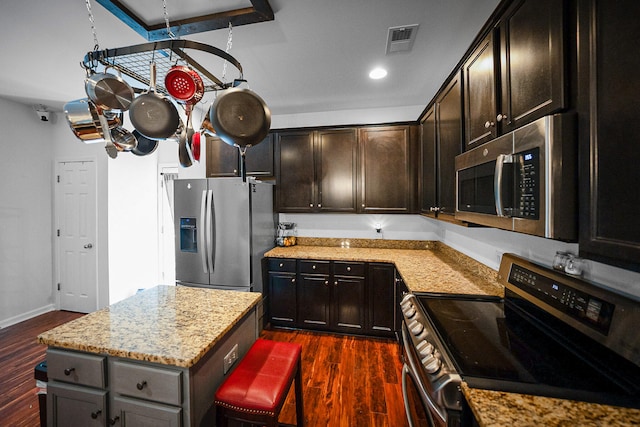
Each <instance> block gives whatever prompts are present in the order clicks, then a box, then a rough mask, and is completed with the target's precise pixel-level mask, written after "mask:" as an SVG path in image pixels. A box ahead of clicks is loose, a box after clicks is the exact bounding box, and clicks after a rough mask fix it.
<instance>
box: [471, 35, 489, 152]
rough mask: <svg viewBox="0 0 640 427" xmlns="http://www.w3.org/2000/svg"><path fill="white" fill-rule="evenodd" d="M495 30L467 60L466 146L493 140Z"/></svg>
mask: <svg viewBox="0 0 640 427" xmlns="http://www.w3.org/2000/svg"><path fill="white" fill-rule="evenodd" d="M493 40H494V37H493V31H491V32H489V34H488V35H487V36H486V37H485V38H484V40H482V42H480V44H479V45H478V46H477V47H476V48H475V50H474V51H473V52H472V53H471V55H470V56H469V58H468V59H467V61H466V62H465V64H464V67H463V74H464V118H465V136H466V145H467V148H471V147H475V146H476V145H480V144H482V143H484V142H487V141H490V140H492V139H493V138H495V137H496V135H497V130H496V122H495V120H496V111H497V110H496V66H495V56H494V55H495V54H494V52H495V48H494V42H493Z"/></svg>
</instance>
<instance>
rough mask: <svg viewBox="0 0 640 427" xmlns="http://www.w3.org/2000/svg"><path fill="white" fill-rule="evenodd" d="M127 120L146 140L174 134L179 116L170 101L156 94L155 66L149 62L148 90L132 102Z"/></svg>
mask: <svg viewBox="0 0 640 427" xmlns="http://www.w3.org/2000/svg"><path fill="white" fill-rule="evenodd" d="M129 119H130V120H131V123H132V124H133V126H134V127H135V128H136V130H137V131H138V132H140V133H141V134H142V135H144V136H146V137H147V138H153V139H164V138H169V137H170V136H171V135H173V134H174V133H176V130H177V129H178V126H179V124H180V116H179V115H178V110H177V109H176V106H175V105H173V102H171V100H169V99H167V98H165V97H164V96H162V95H161V94H159V93H157V92H156V64H155V62H151V72H150V76H149V90H148V91H147V92H145V93H143V94H141V95H139V96H138V97H136V99H134V100H133V102H132V103H131V107H130V108H129Z"/></svg>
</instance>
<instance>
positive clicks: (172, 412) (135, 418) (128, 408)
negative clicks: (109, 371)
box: [109, 396, 182, 427]
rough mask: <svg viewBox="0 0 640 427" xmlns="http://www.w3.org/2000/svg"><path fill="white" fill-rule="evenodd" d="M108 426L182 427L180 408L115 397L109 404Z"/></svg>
mask: <svg viewBox="0 0 640 427" xmlns="http://www.w3.org/2000/svg"><path fill="white" fill-rule="evenodd" d="M109 412H110V420H109V424H110V425H115V426H122V427H138V426H141V427H142V426H154V427H180V426H182V408H180V407H177V406H168V405H161V404H159V403H151V402H147V401H144V400H137V399H128V398H126V397H122V396H115V397H114V398H113V399H112V402H111V410H110V411H109Z"/></svg>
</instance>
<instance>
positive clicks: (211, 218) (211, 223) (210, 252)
mask: <svg viewBox="0 0 640 427" xmlns="http://www.w3.org/2000/svg"><path fill="white" fill-rule="evenodd" d="M215 213H216V211H215V207H214V206H213V190H209V191H208V192H207V263H208V265H209V273H213V270H214V269H215V261H214V260H215V226H216V221H215Z"/></svg>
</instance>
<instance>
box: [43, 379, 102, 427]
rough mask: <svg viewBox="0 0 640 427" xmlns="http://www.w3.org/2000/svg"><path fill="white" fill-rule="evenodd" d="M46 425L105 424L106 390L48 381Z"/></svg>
mask: <svg viewBox="0 0 640 427" xmlns="http://www.w3.org/2000/svg"><path fill="white" fill-rule="evenodd" d="M47 425H48V426H51V427H76V426H106V425H107V392H106V391H105V390H97V389H92V388H89V387H79V386H75V385H71V384H62V383H59V382H57V381H54V382H49V384H48V387H47Z"/></svg>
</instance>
